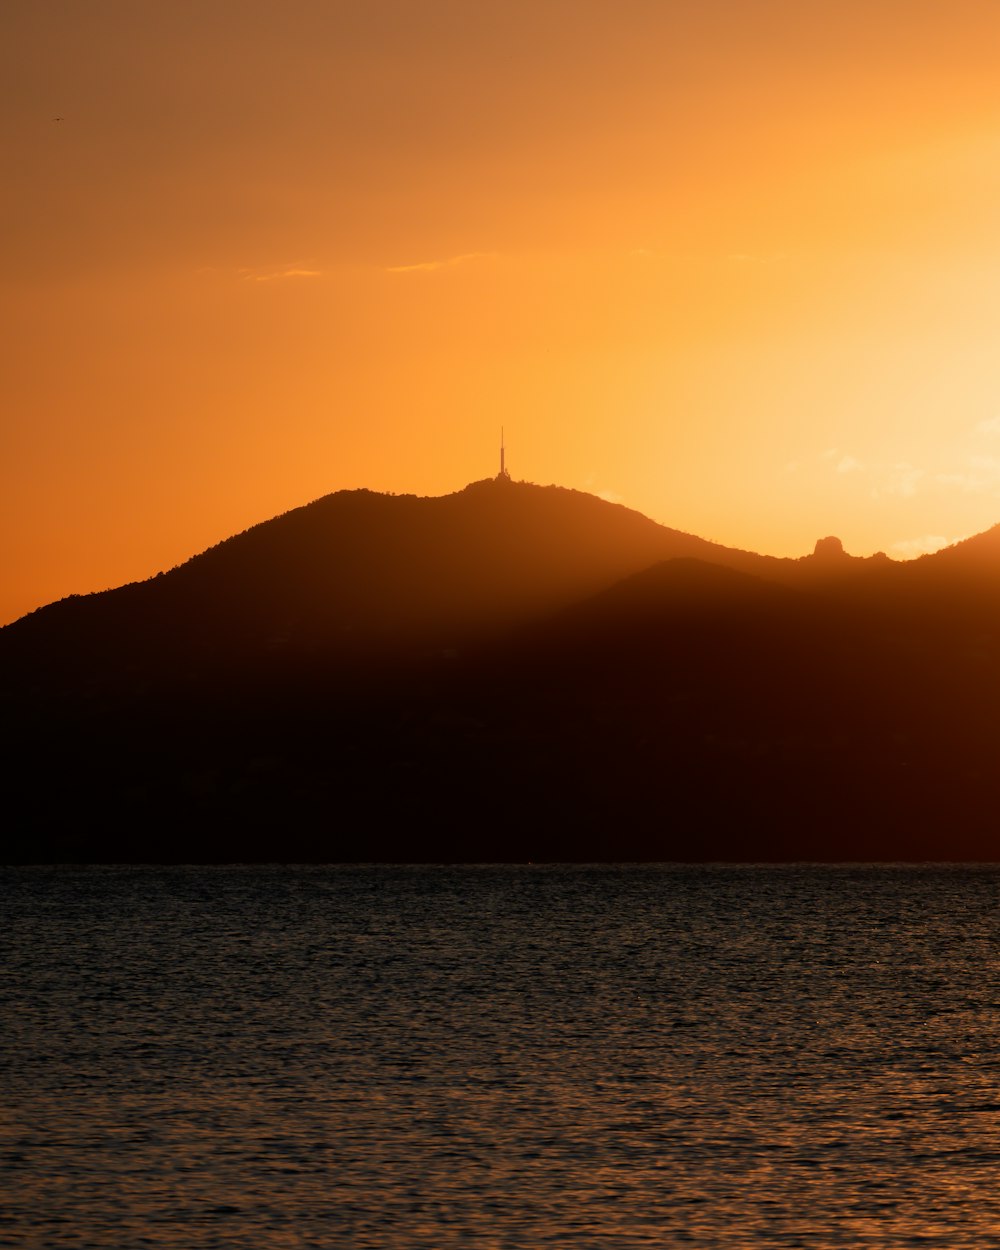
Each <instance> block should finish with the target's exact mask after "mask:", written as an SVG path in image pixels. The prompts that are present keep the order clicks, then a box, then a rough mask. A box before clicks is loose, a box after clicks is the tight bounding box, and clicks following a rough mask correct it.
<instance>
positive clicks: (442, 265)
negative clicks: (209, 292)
mask: <svg viewBox="0 0 1000 1250" xmlns="http://www.w3.org/2000/svg"><path fill="white" fill-rule="evenodd" d="M495 256H496V252H462V253H460V254H459V255H458V256H448V257H446V258H445V259H444V260H422V261H418V262H417V263H416V264H413V265H386V266H385V267H384V272H385V273H431V272H433V271H434V270H435V269H451V268H453V267H454V266H455V265H464V264H465V263H466V262H467V261H470V260H492V259H493V258H494V257H495Z"/></svg>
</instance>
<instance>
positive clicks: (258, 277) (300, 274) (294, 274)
mask: <svg viewBox="0 0 1000 1250" xmlns="http://www.w3.org/2000/svg"><path fill="white" fill-rule="evenodd" d="M238 272H239V274H240V277H242V278H243V280H244V281H246V282H277V281H279V280H280V279H282V278H321V277H322V276H323V273H324V270H322V269H306V268H305V267H304V266H301V265H289V266H288V267H287V268H285V269H274V270H271V271H269V272H264V271H261V270H258V269H240V270H239V271H238Z"/></svg>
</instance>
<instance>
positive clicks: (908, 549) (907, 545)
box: [890, 534, 961, 560]
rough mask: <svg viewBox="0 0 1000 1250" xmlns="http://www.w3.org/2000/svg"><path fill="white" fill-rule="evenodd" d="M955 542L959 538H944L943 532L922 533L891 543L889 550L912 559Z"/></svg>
mask: <svg viewBox="0 0 1000 1250" xmlns="http://www.w3.org/2000/svg"><path fill="white" fill-rule="evenodd" d="M957 542H961V539H960V538H945V536H944V535H943V534H922V535H921V536H920V537H919V538H904V539H903V540H902V541H901V542H898V543H893V544H892V546H891V548H890V551H891V552H892V553H893V554H894V555H897V556H899V557H900V558H901V559H903V560H913V559H915V558H916V557H917V556H929V555H930V554H931V552H933V551H940V550H941V548H942V547H950V546H951V545H952V544H953V543H957Z"/></svg>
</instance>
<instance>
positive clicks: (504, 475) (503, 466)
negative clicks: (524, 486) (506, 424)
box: [497, 426, 510, 482]
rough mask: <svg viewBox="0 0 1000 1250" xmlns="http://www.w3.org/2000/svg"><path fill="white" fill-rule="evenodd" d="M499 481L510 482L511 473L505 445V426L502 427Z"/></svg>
mask: <svg viewBox="0 0 1000 1250" xmlns="http://www.w3.org/2000/svg"><path fill="white" fill-rule="evenodd" d="M497 481H498V482H509V481H510V474H509V473H508V472H507V459H506V455H505V452H504V445H503V426H501V427H500V472H499V473H498V474H497Z"/></svg>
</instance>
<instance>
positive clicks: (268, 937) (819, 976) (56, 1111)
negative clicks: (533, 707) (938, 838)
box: [0, 865, 1000, 1250]
mask: <svg viewBox="0 0 1000 1250" xmlns="http://www.w3.org/2000/svg"><path fill="white" fill-rule="evenodd" d="M0 885H2V910H3V915H2V922H0V943H2V948H3V957H2V961H0V1026H2V1032H0V1246H4V1247H7V1246H16V1247H18V1248H22V1247H44V1248H45V1250H56V1248H59V1247H123V1248H125V1247H127V1248H129V1250H132V1248H138V1247H144V1246H170V1247H183V1248H184V1250H202V1248H204V1247H225V1248H226V1250H233V1248H236V1247H248V1248H250V1247H252V1248H253V1250H269V1248H270V1247H313V1246H315V1247H350V1248H351V1250H365V1248H367V1247H379V1248H386V1250H388V1248H390V1247H392V1248H396V1247H400V1248H406V1250H409V1248H416V1247H420V1248H422V1250H424V1248H425V1250H448V1248H451V1247H455V1248H457V1247H462V1248H463V1250H469V1248H478V1247H483V1248H486V1247H490V1248H493V1247H496V1248H498V1250H499V1248H501V1247H510V1248H514V1247H517V1248H520V1247H525V1248H530V1250H540V1248H542V1247H574V1248H576V1247H581V1248H583V1247H623V1248H624V1247H632V1246H637V1247H638V1246H656V1247H664V1248H667V1250H669V1248H670V1247H715V1246H721V1247H741V1248H743V1247H746V1248H750V1247H769V1246H782V1247H816V1248H818V1247H827V1246H838V1247H839V1246H844V1247H865V1246H874V1247H885V1248H891V1250H900V1248H902V1247H910V1246H921V1247H933V1248H934V1250H944V1248H947V1247H959V1246H962V1247H976V1250H983V1248H984V1247H992V1246H1000V1009H998V1008H1000V909H998V903H1000V871H998V870H997V869H996V868H949V867H917V868H913V867H890V868H885V867H878V868H875V867H835V868H815V867H778V868H775V867H669V866H662V867H661V866H654V867H649V866H643V867H636V866H624V867H607V866H597V867H553V866H538V867H534V866H530V865H525V866H516V867H510V866H501V867H468V868H453V867H321V868H284V867H282V868H203V867H199V868H169V869H158V868H139V869H134V868H37V869H30V868H28V869H7V870H3V872H2V881H0Z"/></svg>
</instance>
